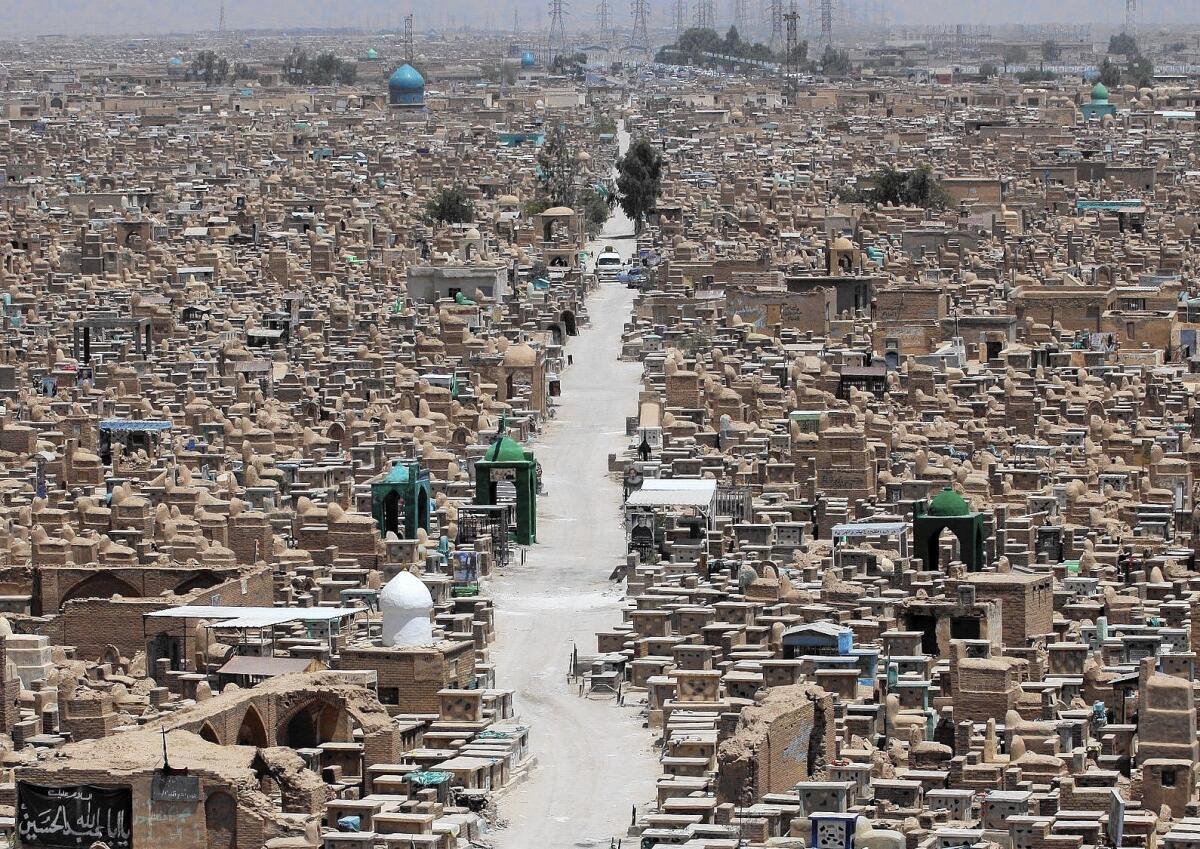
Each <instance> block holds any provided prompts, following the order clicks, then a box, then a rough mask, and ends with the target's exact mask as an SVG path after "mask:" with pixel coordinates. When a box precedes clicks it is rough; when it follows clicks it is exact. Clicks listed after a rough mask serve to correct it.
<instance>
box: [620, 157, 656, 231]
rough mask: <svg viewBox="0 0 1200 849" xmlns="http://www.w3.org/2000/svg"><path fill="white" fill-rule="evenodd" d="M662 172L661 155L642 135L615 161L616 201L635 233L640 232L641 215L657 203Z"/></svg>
mask: <svg viewBox="0 0 1200 849" xmlns="http://www.w3.org/2000/svg"><path fill="white" fill-rule="evenodd" d="M662 171H663V160H662V155H661V154H660V153H659V152H658V151H657V150H656V149H655V148H654V145H652V144H650V142H649V140H648V139H646V138H644V137H643V138H640V139H638V140H637V141H635V142H634V143H633V144H631V145H630V146H629V150H627V151H625V155H624V156H622V157H621V158H620V159H619V160H617V197H618V202H619V203H620V204H621V209H622V210H623V211H624V213H625V214H626V215H628V216H629V218H630V220H632V221H633V226H634V230H635V231H636V232H638V233H641V232H642V218H643V217H644V216H645V215H646V213H648V212H650V211H651V210H652V209H654V206H655V204H656V203H658V195H659V192H661V191H662Z"/></svg>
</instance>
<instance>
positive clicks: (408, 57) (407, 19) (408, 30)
mask: <svg viewBox="0 0 1200 849" xmlns="http://www.w3.org/2000/svg"><path fill="white" fill-rule="evenodd" d="M413 58H414V52H413V16H412V15H405V16H404V61H405V62H406V63H408V64H409V65H411V64H412V63H413Z"/></svg>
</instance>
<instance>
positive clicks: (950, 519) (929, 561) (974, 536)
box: [913, 487, 984, 572]
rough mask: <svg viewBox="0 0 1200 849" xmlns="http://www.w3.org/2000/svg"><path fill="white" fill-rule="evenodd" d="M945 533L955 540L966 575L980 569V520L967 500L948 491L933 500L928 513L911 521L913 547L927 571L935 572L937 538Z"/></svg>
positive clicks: (981, 564)
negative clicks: (948, 532)
mask: <svg viewBox="0 0 1200 849" xmlns="http://www.w3.org/2000/svg"><path fill="white" fill-rule="evenodd" d="M946 529H949V530H950V532H951V533H953V534H954V535H955V536H956V537H958V550H959V553H960V555H961V557H962V562H963V564H964V565H965V566H966V567H967V571H968V572H978V571H979V570H980V569H982V568H983V566H984V554H983V516H982V514H980V513H973V512H971V507H970V505H968V504H967V502H966V500H964V499H963V497H962V496H961V495H959V494H958V493H957V492H955V491H954V490H953V489H950V488H949V487H947V488H946V489H943V490H942V491H941V492H939V493H938V494H937V495H935V496H934V497H933V499H932V500H931V501H930V502H929V507H928V509H927V510H925V511H924V512H923V513H919V514H917V515H916V516H915V517H914V518H913V544H914V545H915V546H916V549H917V554H918V556H919V557H920V558H921V562H922V563H923V564H924V566H925V569H926V571H930V572H932V571H936V570H937V568H938V537H939V536H940V535H941V533H942V531H944V530H946Z"/></svg>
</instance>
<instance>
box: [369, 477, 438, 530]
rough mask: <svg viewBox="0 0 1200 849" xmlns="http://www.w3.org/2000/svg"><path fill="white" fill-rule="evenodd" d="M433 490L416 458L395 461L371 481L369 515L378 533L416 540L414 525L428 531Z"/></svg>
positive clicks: (415, 527)
mask: <svg viewBox="0 0 1200 849" xmlns="http://www.w3.org/2000/svg"><path fill="white" fill-rule="evenodd" d="M432 498H433V490H432V488H431V487H430V484H429V471H428V470H427V469H422V468H421V464H420V462H419V461H417V460H409V461H405V462H401V463H397V464H396V465H395V466H393V467H392V469H391V471H389V472H388V473H387V475H386V476H384V478H383V479H382V480H378V481H375V482H374V483H372V484H371V515H372V516H373V517H374V518H375V523H376V524H377V525H379V535H380V536H387V535H388V533H389V532H391V533H394V534H395V535H396V536H398V537H400V538H401V539H416V537H417V528H424V529H425V530H426V532H428V531H429V502H430V499H432Z"/></svg>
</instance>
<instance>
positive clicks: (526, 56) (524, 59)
mask: <svg viewBox="0 0 1200 849" xmlns="http://www.w3.org/2000/svg"><path fill="white" fill-rule="evenodd" d="M536 64H537V57H536V56H534V55H533V53H531V52H530V51H528V50H526V51H525V52H524V53H522V54H521V67H522V68H532V67H533V66H534V65H536Z"/></svg>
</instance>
